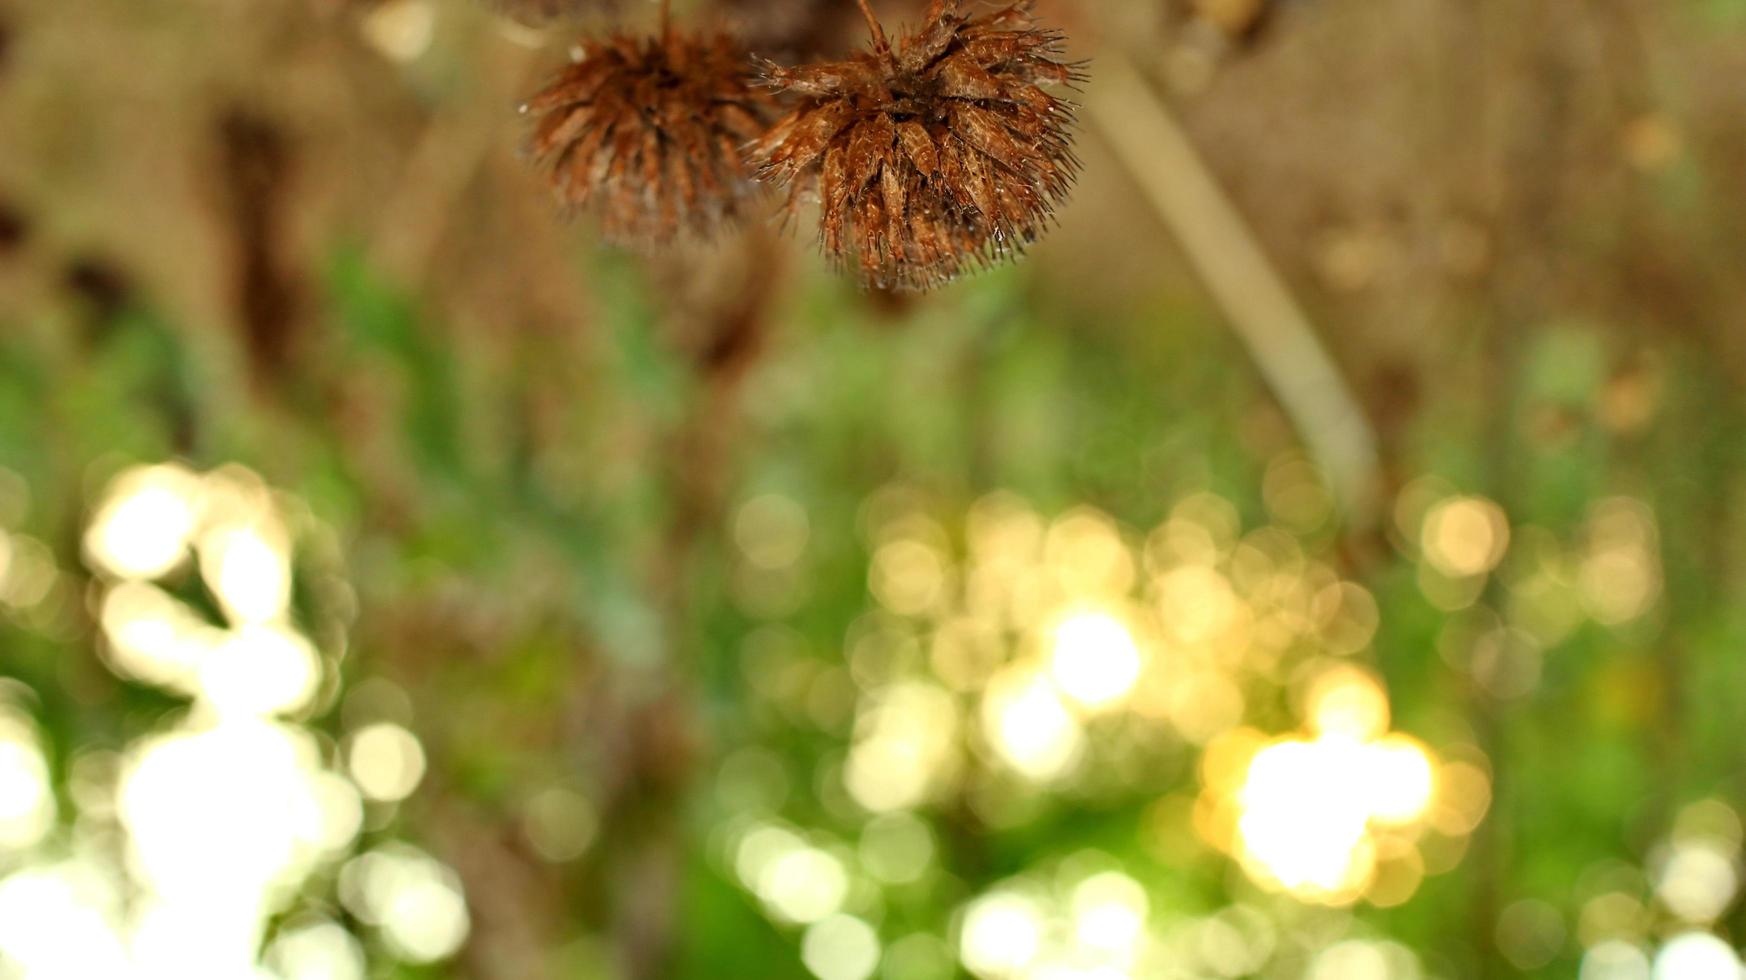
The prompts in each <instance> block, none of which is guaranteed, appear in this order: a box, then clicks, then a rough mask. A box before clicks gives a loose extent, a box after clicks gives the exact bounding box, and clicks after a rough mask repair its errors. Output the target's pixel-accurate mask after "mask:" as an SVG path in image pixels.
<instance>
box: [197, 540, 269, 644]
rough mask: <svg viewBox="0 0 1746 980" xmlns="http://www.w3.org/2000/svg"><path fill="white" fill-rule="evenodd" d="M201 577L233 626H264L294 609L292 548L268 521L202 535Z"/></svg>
mask: <svg viewBox="0 0 1746 980" xmlns="http://www.w3.org/2000/svg"><path fill="white" fill-rule="evenodd" d="M199 550H200V571H201V574H202V575H203V576H205V578H206V581H207V584H208V585H209V586H210V587H211V589H212V594H213V595H215V596H217V597H218V601H219V603H220V605H222V606H223V607H224V611H225V614H226V615H228V616H229V617H230V619H231V621H232V622H234V623H265V622H270V621H272V620H275V619H278V618H279V617H281V616H283V615H284V614H285V611H286V610H287V609H288V608H289V607H290V603H291V566H290V560H289V556H288V550H289V544H288V542H287V541H286V540H285V535H284V532H283V531H281V530H279V529H277V528H274V527H272V526H271V525H270V524H269V523H268V522H266V521H265V520H259V521H256V522H251V523H248V524H227V525H220V526H217V527H214V528H212V529H211V530H208V531H206V532H204V533H203V534H201V536H200V540H199Z"/></svg>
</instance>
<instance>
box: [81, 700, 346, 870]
mask: <svg viewBox="0 0 1746 980" xmlns="http://www.w3.org/2000/svg"><path fill="white" fill-rule="evenodd" d="M320 765H321V763H320V755H319V753H318V751H317V749H316V746H315V744H314V742H313V740H311V739H310V738H309V737H308V736H307V735H304V734H302V733H300V732H298V731H296V730H295V729H292V728H289V727H286V726H283V725H278V724H273V723H270V722H264V721H254V720H236V721H228V722H224V723H222V724H218V725H214V726H211V727H206V728H194V729H189V730H186V731H179V732H176V733H173V734H170V735H164V736H158V737H156V738H152V739H149V740H147V741H144V742H142V743H140V744H139V745H138V746H137V747H136V748H135V749H134V751H133V752H132V753H131V756H130V758H129V760H128V762H127V764H126V766H125V768H124V770H123V772H122V778H121V788H120V791H119V793H118V795H117V800H116V805H117V813H118V815H119V817H120V819H121V822H122V824H123V826H125V827H126V828H127V830H128V832H129V835H130V840H131V843H132V854H133V861H134V865H135V867H136V869H137V871H138V873H139V874H140V876H141V877H142V879H143V880H144V881H146V882H147V883H149V884H150V885H151V887H152V888H153V889H154V890H155V891H157V892H158V893H159V894H162V895H165V896H169V897H177V898H185V899H187V900H189V901H197V902H201V903H210V902H226V903H235V902H238V901H246V900H253V901H263V902H264V901H267V896H268V895H269V894H270V893H271V892H273V891H274V890H275V889H276V888H278V887H282V886H285V885H288V884H290V883H292V882H294V881H296V880H300V879H301V877H302V876H303V875H305V874H307V873H308V871H309V870H310V869H311V867H312V866H313V864H314V863H315V861H316V860H318V859H319V858H320V857H321V856H322V852H323V851H325V850H327V849H328V848H329V847H331V846H332V845H333V843H334V841H333V840H332V834H331V833H330V832H329V828H328V827H327V826H326V821H327V819H328V815H329V813H330V807H329V806H328V805H327V803H326V801H324V799H323V798H322V791H321V790H320V789H318V788H317V780H316V777H317V776H318V774H319V772H320ZM340 843H341V844H344V843H349V841H345V842H340ZM251 896H260V897H259V898H251Z"/></svg>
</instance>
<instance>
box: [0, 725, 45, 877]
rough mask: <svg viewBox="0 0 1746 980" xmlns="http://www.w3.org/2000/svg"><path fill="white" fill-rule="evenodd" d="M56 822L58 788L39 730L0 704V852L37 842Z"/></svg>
mask: <svg viewBox="0 0 1746 980" xmlns="http://www.w3.org/2000/svg"><path fill="white" fill-rule="evenodd" d="M54 822H55V797H54V791H53V789H52V788H51V787H50V786H49V777H48V764H47V763H46V762H45V761H44V759H43V755H42V747H41V745H40V744H39V743H38V741H37V738H36V733H35V731H34V730H33V729H32V728H31V727H30V725H29V723H28V722H26V721H25V720H24V719H23V718H20V717H15V716H13V715H11V714H10V713H8V712H7V711H6V710H5V708H4V707H3V706H0V856H4V855H5V854H6V852H7V851H19V850H24V849H27V848H30V847H32V846H34V845H35V844H36V843H37V842H38V841H40V840H42V838H43V836H44V835H45V834H47V833H48V832H49V829H50V828H51V827H53V826H54Z"/></svg>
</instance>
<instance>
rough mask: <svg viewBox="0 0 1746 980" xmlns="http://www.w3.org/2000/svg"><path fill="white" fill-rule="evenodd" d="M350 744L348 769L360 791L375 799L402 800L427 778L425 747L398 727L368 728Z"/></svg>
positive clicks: (355, 734) (389, 724)
mask: <svg viewBox="0 0 1746 980" xmlns="http://www.w3.org/2000/svg"><path fill="white" fill-rule="evenodd" d="M347 741H348V746H347V750H346V767H347V768H348V769H349V770H350V771H351V774H352V780H353V781H354V782H356V783H357V784H358V789H360V790H362V791H363V793H364V795H365V796H367V797H369V798H370V799H372V800H380V801H383V802H395V801H398V800H403V799H405V798H407V797H408V796H411V795H412V791H413V790H415V789H417V788H418V782H419V780H421V779H423V778H424V748H423V747H422V746H420V745H419V744H418V738H417V736H415V735H413V734H412V733H411V732H409V731H407V730H406V729H404V728H402V727H400V726H399V725H396V724H393V723H392V722H377V723H376V724H373V725H366V726H365V727H363V728H360V729H358V730H357V731H356V732H353V733H352V735H351V738H350V739H348V740H347Z"/></svg>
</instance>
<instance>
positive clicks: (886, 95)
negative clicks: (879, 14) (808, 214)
mask: <svg viewBox="0 0 1746 980" xmlns="http://www.w3.org/2000/svg"><path fill="white" fill-rule="evenodd" d="M858 2H859V3H860V6H861V10H862V13H863V14H864V15H865V16H866V18H867V22H868V26H869V28H870V30H871V31H872V35H873V47H872V50H871V51H863V52H859V53H857V54H855V55H853V56H852V57H850V58H849V59H848V60H846V61H841V62H835V63H829V64H819V65H810V66H806V67H800V68H784V67H781V66H778V65H773V64H767V65H766V66H765V75H766V79H767V81H768V84H769V85H770V87H771V88H772V89H774V90H775V91H777V92H778V93H780V94H782V95H784V96H787V97H790V98H794V99H797V100H798V101H799V105H798V106H797V107H796V108H795V109H794V110H793V111H792V112H791V113H789V114H788V115H787V116H786V117H784V118H783V119H782V120H780V121H779V122H777V123H776V124H775V125H774V126H773V127H771V129H770V131H769V132H768V133H767V134H765V135H764V136H763V137H762V138H761V139H759V140H758V141H757V142H756V143H755V144H754V145H753V146H752V149H751V158H752V162H753V163H754V165H755V166H756V168H757V175H758V177H759V178H760V179H762V180H767V181H770V182H772V183H775V184H777V185H781V186H786V187H788V188H789V192H790V193H789V207H790V209H791V213H792V209H793V208H794V207H795V206H797V204H798V202H799V201H800V200H801V199H802V198H803V197H806V196H811V195H815V194H816V196H817V198H818V200H819V207H820V243H821V245H822V247H823V249H824V252H825V254H826V256H827V257H828V258H830V260H831V261H832V262H833V263H834V264H836V265H837V266H838V267H840V268H842V269H845V270H847V271H851V272H852V273H853V274H854V275H855V276H856V277H857V278H858V279H859V280H860V281H861V283H862V284H863V285H866V286H870V287H877V288H886V289H928V288H931V287H933V286H937V285H939V284H941V283H944V282H947V281H949V280H951V279H953V278H954V277H956V276H958V275H959V274H960V273H962V272H964V271H965V270H966V269H968V268H976V267H981V266H985V265H988V264H990V263H993V262H997V261H1000V260H1004V259H1008V258H1011V257H1013V256H1015V255H1017V254H1018V253H1019V252H1021V251H1023V250H1024V248H1025V246H1026V245H1028V244H1030V243H1031V242H1033V241H1035V240H1036V238H1037V237H1038V236H1039V235H1040V234H1041V233H1042V231H1043V230H1044V228H1045V227H1046V226H1047V225H1048V223H1049V221H1050V220H1051V218H1052V216H1053V214H1054V210H1055V207H1056V206H1057V205H1058V204H1059V203H1060V202H1061V201H1062V199H1063V198H1065V196H1066V195H1067V193H1068V191H1069V190H1070V189H1071V187H1072V184H1073V181H1074V178H1075V177H1076V176H1077V174H1078V170H1079V161H1078V159H1077V158H1076V157H1075V156H1074V155H1073V148H1072V141H1073V131H1072V127H1073V116H1074V108H1075V107H1074V106H1073V105H1072V104H1071V103H1069V102H1066V101H1063V100H1061V99H1058V98H1056V97H1055V96H1053V95H1050V94H1049V93H1048V92H1046V91H1045V90H1044V86H1046V85H1063V86H1074V85H1077V84H1079V83H1081V82H1083V81H1084V73H1083V68H1082V66H1081V65H1078V64H1071V63H1067V62H1064V61H1063V60H1061V56H1062V43H1063V39H1062V37H1061V35H1060V34H1058V33H1056V32H1054V31H1049V30H1044V29H1041V28H1039V27H1038V26H1037V25H1036V23H1035V21H1034V20H1033V18H1032V16H1031V3H1030V0H1020V2H1018V3H1015V4H1012V5H1010V6H1007V7H1004V8H1001V9H999V10H996V11H994V12H991V13H986V14H979V15H970V14H966V13H964V12H963V7H964V6H965V5H964V3H963V2H962V0H933V2H932V3H931V4H930V6H929V9H928V14H927V18H926V23H925V24H924V26H923V27H922V28H921V29H920V30H919V31H917V32H916V33H914V34H911V35H909V36H906V37H904V38H902V39H901V40H900V41H899V42H898V43H897V44H896V45H895V46H894V45H893V44H891V42H890V41H889V40H888V39H887V38H886V36H885V32H884V30H883V29H882V28H881V27H880V25H879V22H878V20H877V19H876V18H875V17H874V16H873V13H872V11H871V10H870V9H868V7H867V4H866V0H858Z"/></svg>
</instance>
